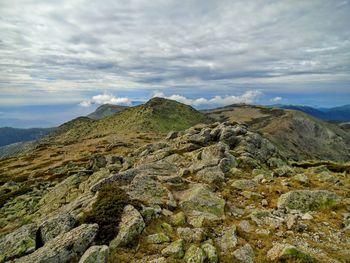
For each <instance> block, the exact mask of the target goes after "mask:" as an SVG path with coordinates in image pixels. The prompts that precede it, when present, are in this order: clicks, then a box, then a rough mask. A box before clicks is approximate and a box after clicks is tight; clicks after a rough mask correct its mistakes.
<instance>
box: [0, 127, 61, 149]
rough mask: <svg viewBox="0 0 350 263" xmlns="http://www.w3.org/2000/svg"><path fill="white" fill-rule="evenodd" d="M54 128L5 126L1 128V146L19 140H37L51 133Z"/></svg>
mask: <svg viewBox="0 0 350 263" xmlns="http://www.w3.org/2000/svg"><path fill="white" fill-rule="evenodd" d="M53 130H54V129H53V128H46V129H44V128H32V129H18V128H10V127H3V128H0V146H5V145H8V144H12V143H17V142H27V141H33V140H37V139H40V138H42V137H43V136H45V135H47V134H49V133H50V132H52V131H53Z"/></svg>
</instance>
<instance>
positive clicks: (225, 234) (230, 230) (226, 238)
mask: <svg viewBox="0 0 350 263" xmlns="http://www.w3.org/2000/svg"><path fill="white" fill-rule="evenodd" d="M236 231H237V228H236V226H235V225H232V226H229V227H225V228H223V229H221V231H220V233H219V235H218V237H217V238H216V240H215V241H216V244H217V245H218V246H219V247H220V249H221V252H223V253H225V252H227V251H229V250H232V249H233V248H235V247H236V245H237V243H238V238H237V235H236Z"/></svg>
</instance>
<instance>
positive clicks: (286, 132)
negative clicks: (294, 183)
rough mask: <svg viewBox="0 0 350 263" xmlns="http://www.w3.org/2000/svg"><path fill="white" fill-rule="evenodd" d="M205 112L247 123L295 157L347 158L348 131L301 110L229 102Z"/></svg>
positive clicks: (349, 143)
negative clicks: (228, 104)
mask: <svg viewBox="0 0 350 263" xmlns="http://www.w3.org/2000/svg"><path fill="white" fill-rule="evenodd" d="M204 112H205V114H207V116H209V117H211V118H214V119H216V120H219V121H227V120H229V121H235V122H241V123H245V124H247V125H248V126H249V127H250V128H252V129H253V130H255V131H258V132H260V133H262V134H264V136H266V138H268V139H269V140H271V141H272V142H274V143H275V145H277V146H278V148H279V149H280V150H281V151H283V152H285V153H286V154H287V155H288V156H289V157H291V158H293V159H295V160H301V159H325V160H336V161H349V160H350V135H349V133H347V132H346V131H344V130H343V129H341V128H340V127H339V126H337V125H335V124H331V123H327V122H324V121H321V120H319V119H316V118H313V117H311V116H309V115H307V114H305V113H303V112H300V111H294V110H284V109H274V108H267V107H259V106H250V105H232V106H228V107H224V108H219V109H215V110H209V111H204Z"/></svg>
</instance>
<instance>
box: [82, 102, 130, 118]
mask: <svg viewBox="0 0 350 263" xmlns="http://www.w3.org/2000/svg"><path fill="white" fill-rule="evenodd" d="M126 108H128V107H127V106H120V105H113V104H103V105H101V106H99V107H98V108H97V109H96V110H95V111H94V112H93V113H90V114H89V115H88V116H87V117H89V118H90V119H93V120H99V119H102V118H105V117H108V116H110V115H113V114H114V113H116V112H119V111H122V110H124V109H126Z"/></svg>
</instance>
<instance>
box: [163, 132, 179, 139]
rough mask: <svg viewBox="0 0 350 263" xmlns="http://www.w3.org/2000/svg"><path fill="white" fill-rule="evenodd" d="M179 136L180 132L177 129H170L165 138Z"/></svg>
mask: <svg viewBox="0 0 350 263" xmlns="http://www.w3.org/2000/svg"><path fill="white" fill-rule="evenodd" d="M178 136H179V132H177V131H170V132H169V133H168V134H167V136H166V137H165V140H173V139H175V138H177V137H178Z"/></svg>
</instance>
